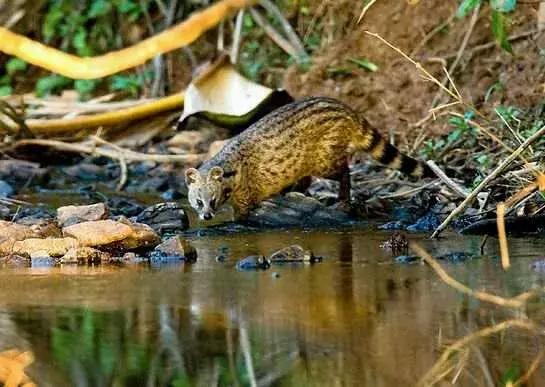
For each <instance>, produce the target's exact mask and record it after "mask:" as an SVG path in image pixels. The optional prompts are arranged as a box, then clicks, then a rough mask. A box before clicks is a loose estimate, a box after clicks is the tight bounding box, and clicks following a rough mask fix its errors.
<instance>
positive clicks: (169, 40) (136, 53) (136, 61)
mask: <svg viewBox="0 0 545 387" xmlns="http://www.w3.org/2000/svg"><path fill="white" fill-rule="evenodd" d="M253 2H254V1H253V0H221V1H219V2H217V3H216V4H214V5H212V6H210V7H208V8H206V9H205V10H203V11H200V12H197V13H194V14H193V15H191V16H190V17H189V18H188V19H187V20H185V21H184V22H182V23H180V24H178V25H176V26H174V27H171V28H169V29H167V30H165V31H163V32H161V33H159V34H157V35H155V36H152V37H150V38H148V39H146V40H144V41H142V42H140V43H137V44H135V45H133V46H130V47H127V48H124V49H121V50H118V51H113V52H110V53H107V54H104V55H100V56H96V57H88V58H80V57H78V56H75V55H71V54H67V53H65V52H62V51H59V50H57V49H54V48H52V47H48V46H46V45H44V44H42V43H40V42H36V41H34V40H32V39H29V38H27V37H25V36H22V35H19V34H16V33H14V32H12V31H10V30H8V29H6V28H2V27H0V51H2V52H4V53H6V54H9V55H14V56H17V57H19V58H21V59H23V60H25V61H26V62H29V63H32V64H33V65H36V66H39V67H43V68H45V69H47V70H49V71H53V72H55V73H58V74H61V75H64V76H66V77H69V78H74V79H96V78H102V77H105V76H108V75H112V74H115V73H118V72H120V71H123V70H127V69H130V68H133V67H136V66H138V65H141V64H143V63H144V62H146V61H147V60H149V59H151V58H153V57H155V56H157V55H159V54H164V53H166V52H169V51H172V50H175V49H177V48H180V47H183V46H186V45H188V44H190V43H192V42H193V41H195V40H196V39H197V38H198V37H199V36H201V35H202V34H203V33H204V32H205V31H207V30H209V29H210V28H212V27H214V26H216V25H217V24H218V23H219V22H220V21H221V20H223V19H224V18H225V17H226V16H228V15H229V14H231V13H232V12H234V11H236V10H238V9H240V8H243V7H246V6H248V5H250V4H252V3H253Z"/></svg>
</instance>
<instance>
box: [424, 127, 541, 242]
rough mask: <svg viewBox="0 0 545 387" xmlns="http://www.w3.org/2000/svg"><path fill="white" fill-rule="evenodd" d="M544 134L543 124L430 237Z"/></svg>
mask: <svg viewBox="0 0 545 387" xmlns="http://www.w3.org/2000/svg"><path fill="white" fill-rule="evenodd" d="M543 134H545V126H543V127H541V128H540V129H539V130H538V131H537V132H535V133H534V134H533V135H532V136H530V137H528V138H527V139H526V141H524V142H523V143H522V144H521V145H520V146H519V147H518V148H517V149H516V150H515V151H514V152H513V153H511V155H509V157H507V158H506V159H505V160H504V161H503V162H502V163H501V164H500V165H498V166H497V167H496V169H495V170H493V171H492V172H491V173H490V174H489V175H488V176H487V177H485V178H484V179H483V181H482V182H481V183H480V184H479V185H478V186H477V187H476V188H475V189H474V190H473V191H472V192H471V194H469V195H468V196H467V197H466V198H465V200H464V201H463V202H462V203H460V204H459V205H458V207H456V208H455V209H454V211H452V212H451V213H450V214H449V216H447V218H446V219H445V220H444V221H443V223H441V224H440V225H439V227H437V229H436V230H435V231H434V232H433V234H432V236H431V237H432V238H436V237H437V236H438V235H439V234H440V233H441V231H443V230H444V229H445V228H446V227H447V226H448V225H449V224H450V222H451V221H452V220H453V219H454V218H455V217H456V216H458V214H460V213H461V212H462V211H463V210H464V209H465V208H466V207H467V206H468V205H469V204H470V203H471V202H472V201H473V200H474V199H475V198H476V197H477V194H478V193H479V192H481V191H482V190H483V189H484V188H485V187H486V186H487V185H488V183H490V182H491V181H492V180H493V179H495V178H496V177H497V176H498V175H499V174H500V173H501V172H503V171H504V170H505V168H507V167H508V166H509V164H511V163H512V162H513V161H514V160H515V159H516V158H518V157H519V156H520V155H521V153H522V152H524V150H525V149H526V148H528V146H530V145H531V144H532V143H534V142H535V141H536V140H538V139H539V138H541V137H542V136H543Z"/></svg>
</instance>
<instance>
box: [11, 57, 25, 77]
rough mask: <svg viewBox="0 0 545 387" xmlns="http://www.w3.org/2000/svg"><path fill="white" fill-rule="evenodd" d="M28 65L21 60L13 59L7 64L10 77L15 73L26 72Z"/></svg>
mask: <svg viewBox="0 0 545 387" xmlns="http://www.w3.org/2000/svg"><path fill="white" fill-rule="evenodd" d="M27 67H28V65H27V63H26V62H25V61H24V60H22V59H19V58H11V59H10V60H8V62H7V63H6V72H7V73H8V75H9V76H13V75H14V74H15V73H17V72H19V71H25V70H26V69H27Z"/></svg>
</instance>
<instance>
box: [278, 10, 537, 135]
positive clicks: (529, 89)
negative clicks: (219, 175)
mask: <svg viewBox="0 0 545 387" xmlns="http://www.w3.org/2000/svg"><path fill="white" fill-rule="evenodd" d="M310 3H311V5H310V7H309V8H310V9H316V10H317V12H318V14H317V15H315V16H316V17H317V19H319V20H321V21H322V22H323V24H324V25H325V27H323V28H324V30H323V31H320V33H321V35H322V36H323V39H322V43H321V44H322V48H321V49H320V50H317V51H316V53H315V54H314V56H313V64H312V66H311V67H310V69H309V70H308V71H306V72H305V71H301V70H298V69H297V68H296V67H295V66H292V67H291V68H289V69H288V71H287V72H286V74H285V77H284V86H285V87H286V88H287V89H288V91H289V92H290V93H292V94H294V95H295V96H297V97H301V96H306V95H324V96H330V97H335V98H338V99H340V100H343V101H345V102H346V103H348V104H349V105H351V106H352V107H353V108H355V109H356V110H358V111H359V112H361V113H363V114H365V116H366V117H367V118H368V119H369V121H371V122H372V123H373V124H374V125H375V126H377V127H378V128H381V129H382V130H383V131H384V132H386V133H388V132H389V133H392V134H396V135H398V136H400V137H401V138H402V139H403V140H404V141H402V143H405V144H404V145H407V141H409V140H408V139H413V138H414V136H413V135H414V134H415V133H419V131H420V130H425V131H427V132H428V133H430V134H443V133H446V132H447V131H448V130H449V126H448V125H447V124H446V119H445V118H439V119H438V120H437V121H435V122H433V121H428V122H426V123H425V124H424V125H423V126H422V129H420V128H417V129H416V130H415V129H414V128H415V127H414V123H416V122H418V121H419V120H421V119H422V118H423V117H425V116H426V115H427V114H428V111H429V109H430V107H431V106H432V101H433V100H434V97H435V95H436V93H437V91H438V87H437V86H436V85H433V84H432V83H431V82H427V81H424V80H423V79H422V77H421V74H420V73H419V72H418V71H417V69H416V67H415V66H414V65H413V64H411V63H410V62H408V61H407V60H405V59H403V58H402V56H401V55H400V54H398V53H396V52H395V51H394V50H392V49H391V48H389V47H388V46H386V45H385V44H384V43H382V42H380V41H379V40H378V39H376V38H374V37H372V36H369V35H367V34H366V33H365V31H366V30H368V31H371V32H375V33H378V34H379V35H380V36H382V37H384V38H385V39H386V40H388V41H389V42H391V43H392V44H394V45H395V46H397V47H399V48H400V49H401V50H403V51H404V52H405V53H410V54H411V56H412V57H413V58H415V59H416V60H418V61H420V62H421V63H422V64H423V65H424V67H425V68H426V69H428V70H429V71H430V72H431V73H432V74H434V75H435V76H437V77H438V78H439V79H442V78H443V73H442V69H441V64H440V62H439V61H438V60H437V59H434V58H447V57H448V58H449V59H448V61H447V63H448V66H450V64H451V63H452V61H453V60H454V57H455V55H456V53H457V51H458V49H459V47H460V45H461V43H462V41H463V39H464V35H465V34H466V32H467V31H468V29H469V25H470V19H471V15H468V16H467V17H465V18H463V19H457V18H454V19H453V20H452V22H451V23H449V25H448V27H447V28H444V29H443V30H442V31H441V32H438V33H436V34H435V35H433V37H432V38H431V39H430V40H429V41H428V42H427V43H426V44H424V45H423V46H422V47H421V48H420V49H418V47H419V46H421V44H422V42H423V41H424V38H425V37H426V35H427V34H428V33H430V31H432V30H434V29H435V28H436V27H437V26H439V25H441V24H442V23H444V22H445V21H446V20H447V19H449V17H451V16H452V15H453V14H454V13H455V12H456V9H457V6H458V2H454V1H441V0H424V1H420V2H419V3H417V4H416V5H409V4H408V3H407V2H406V1H399V0H381V1H377V2H376V3H375V4H374V5H373V6H372V7H371V8H370V9H369V11H368V12H367V14H366V15H365V18H364V19H363V21H362V22H361V23H360V24H359V25H358V24H356V20H357V18H358V16H359V13H360V12H361V1H354V0H338V1H333V0H325V1H323V0H316V1H311V2H310ZM537 7H538V4H537V2H534V3H531V4H529V3H519V4H518V5H517V9H516V11H515V12H513V13H511V14H509V19H510V26H509V32H508V33H509V36H513V35H517V34H520V33H522V32H525V31H529V30H534V29H537ZM316 24H317V25H318V23H316ZM492 41H493V37H492V32H491V27H490V8H489V6H488V2H486V4H485V3H484V2H483V6H482V7H481V10H480V13H479V17H478V20H477V23H476V24H475V27H474V29H473V31H472V33H471V36H470V39H469V43H468V45H467V48H466V49H465V51H464V54H463V56H462V60H461V61H460V63H459V65H458V66H457V68H456V70H455V71H454V72H453V74H452V76H453V78H454V81H455V83H456V86H457V88H458V89H459V90H460V92H461V93H462V95H463V96H464V98H466V99H467V101H470V102H471V103H472V104H474V105H475V106H476V107H477V108H478V109H479V110H481V111H483V112H489V111H490V109H491V108H493V107H494V106H497V105H499V104H502V105H513V106H517V107H521V108H528V107H531V106H535V105H536V104H538V103H540V102H541V101H542V100H543V90H544V87H543V86H544V71H543V70H544V66H543V62H544V61H543V57H542V56H541V52H540V51H541V49H540V47H544V45H545V37H544V36H543V34H536V33H534V34H532V35H530V36H528V37H525V38H522V39H518V40H515V41H513V42H512V46H513V50H514V55H510V54H508V53H506V52H504V51H502V50H501V49H500V48H498V47H497V46H493V47H492V48H490V49H487V50H483V51H478V52H472V48H474V47H475V46H478V45H481V44H484V43H489V42H492ZM415 51H416V52H415ZM349 58H366V59H368V60H369V61H371V62H373V63H375V64H377V65H378V66H379V69H378V71H376V72H369V71H367V70H365V69H362V68H358V67H357V66H355V65H351V64H350V62H349V61H348V59H349ZM336 67H337V68H338V67H351V68H353V70H352V71H351V72H350V73H348V74H337V75H332V74H331V72H329V71H328V69H331V68H336ZM497 82H501V84H502V85H503V88H496V89H495V91H493V92H492V93H491V94H490V96H489V98H488V99H487V101H486V103H485V101H484V99H485V95H486V94H487V91H488V92H489V93H490V91H489V89H490V88H491V87H492V86H493V85H494V84H496V83H497ZM443 102H446V100H443ZM459 110H460V109H459Z"/></svg>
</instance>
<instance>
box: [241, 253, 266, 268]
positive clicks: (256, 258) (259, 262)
mask: <svg viewBox="0 0 545 387" xmlns="http://www.w3.org/2000/svg"><path fill="white" fill-rule="evenodd" d="M236 267H237V269H238V270H243V271H244V270H267V269H269V268H270V267H271V262H270V261H269V260H268V259H267V258H265V257H264V256H263V255H250V256H249V257H246V258H244V259H241V260H240V261H238V262H237V266H236Z"/></svg>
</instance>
